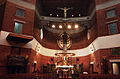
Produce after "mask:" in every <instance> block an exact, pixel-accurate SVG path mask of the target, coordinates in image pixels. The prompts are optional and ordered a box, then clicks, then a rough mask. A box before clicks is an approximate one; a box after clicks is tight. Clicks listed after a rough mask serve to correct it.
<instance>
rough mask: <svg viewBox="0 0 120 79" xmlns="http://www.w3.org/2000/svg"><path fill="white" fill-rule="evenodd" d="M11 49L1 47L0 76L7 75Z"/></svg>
mask: <svg viewBox="0 0 120 79" xmlns="http://www.w3.org/2000/svg"><path fill="white" fill-rule="evenodd" d="M10 52H11V48H10V47H8V46H2V45H0V74H6V73H7V70H6V64H7V56H8V55H10Z"/></svg>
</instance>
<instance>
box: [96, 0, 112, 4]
mask: <svg viewBox="0 0 120 79" xmlns="http://www.w3.org/2000/svg"><path fill="white" fill-rule="evenodd" d="M95 1H96V4H102V3H104V2H107V1H112V0H95Z"/></svg>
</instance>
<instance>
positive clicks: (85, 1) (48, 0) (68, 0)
mask: <svg viewBox="0 0 120 79" xmlns="http://www.w3.org/2000/svg"><path fill="white" fill-rule="evenodd" d="M90 2H92V0H38V2H37V3H38V9H39V11H40V14H41V15H43V16H50V14H52V16H53V17H56V16H57V15H59V17H63V11H62V10H60V9H57V8H64V7H67V8H73V9H71V10H68V11H67V17H72V15H74V17H78V16H79V14H80V15H81V16H87V15H88V11H89V7H90Z"/></svg>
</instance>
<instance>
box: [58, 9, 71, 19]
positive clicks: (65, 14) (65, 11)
mask: <svg viewBox="0 0 120 79" xmlns="http://www.w3.org/2000/svg"><path fill="white" fill-rule="evenodd" d="M58 9H61V10H63V11H64V18H66V17H67V11H68V10H70V9H73V8H67V7H64V8H58Z"/></svg>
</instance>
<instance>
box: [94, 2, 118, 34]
mask: <svg viewBox="0 0 120 79" xmlns="http://www.w3.org/2000/svg"><path fill="white" fill-rule="evenodd" d="M112 8H114V9H115V11H116V15H117V16H116V17H114V18H110V19H107V18H106V11H107V10H110V9H112ZM119 9H120V4H118V5H114V6H111V7H108V8H105V9H101V10H97V11H96V18H97V28H98V36H107V35H109V30H108V23H109V22H110V21H114V20H118V21H116V22H117V24H118V32H119V33H120V22H119V21H120V17H119V16H120V10H119Z"/></svg>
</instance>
